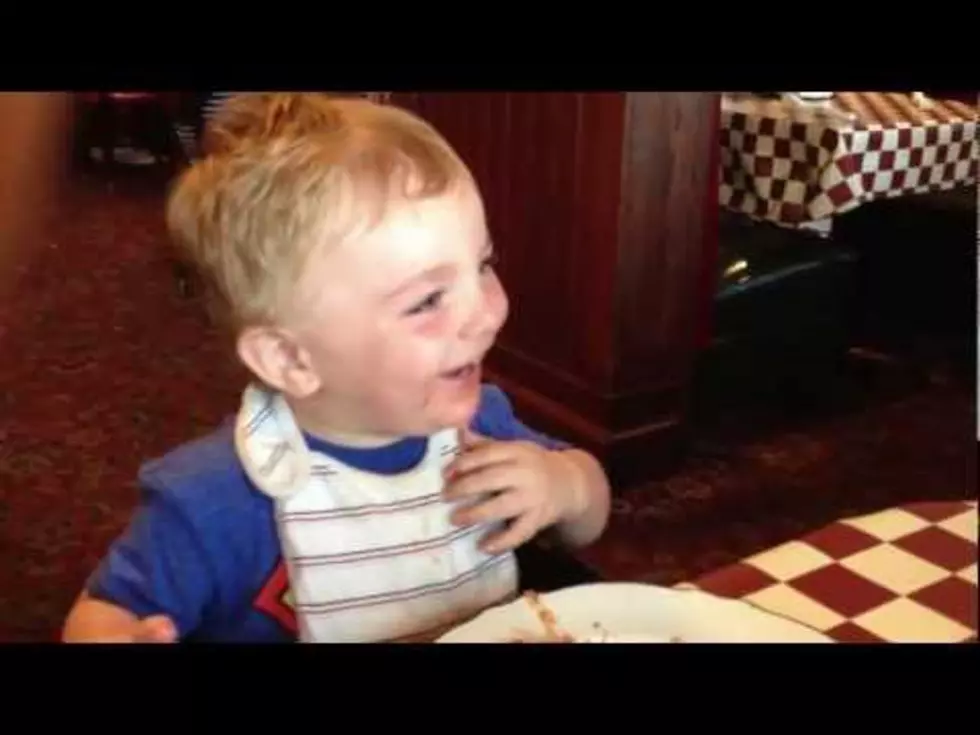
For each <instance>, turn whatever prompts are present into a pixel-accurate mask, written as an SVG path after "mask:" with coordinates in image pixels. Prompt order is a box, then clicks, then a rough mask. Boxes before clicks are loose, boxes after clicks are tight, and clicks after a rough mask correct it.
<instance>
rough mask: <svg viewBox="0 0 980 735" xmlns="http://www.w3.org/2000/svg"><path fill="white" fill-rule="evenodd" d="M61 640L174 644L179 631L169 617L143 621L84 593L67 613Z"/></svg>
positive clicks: (124, 609) (161, 616)
mask: <svg viewBox="0 0 980 735" xmlns="http://www.w3.org/2000/svg"><path fill="white" fill-rule="evenodd" d="M62 639H63V640H64V642H65V643H173V642H175V641H176V640H177V628H176V626H175V625H174V623H173V621H172V620H171V619H170V618H168V617H167V616H166V615H153V616H150V617H148V618H142V619H140V618H138V617H137V616H136V615H134V614H133V613H131V612H130V611H129V610H127V609H126V608H124V607H120V606H119V605H114V604H112V603H110V602H105V601H103V600H98V599H96V598H94V597H92V596H90V595H89V593H88V591H83V592H82V594H81V595H80V596H79V598H78V600H77V601H76V602H75V605H74V606H73V607H72V609H71V612H69V613H68V619H67V620H66V621H65V627H64V631H63V632H62Z"/></svg>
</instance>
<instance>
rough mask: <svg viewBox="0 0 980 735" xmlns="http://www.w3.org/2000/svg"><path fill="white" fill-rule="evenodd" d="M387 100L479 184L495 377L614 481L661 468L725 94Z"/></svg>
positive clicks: (529, 413) (677, 401)
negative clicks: (494, 330)
mask: <svg viewBox="0 0 980 735" xmlns="http://www.w3.org/2000/svg"><path fill="white" fill-rule="evenodd" d="M393 101H394V102H395V103H396V104H402V105H404V106H407V107H410V108H414V109H415V110H416V111H417V112H419V113H420V114H421V115H422V116H424V117H425V118H427V119H428V120H429V121H431V122H432V123H433V124H434V125H436V126H437V127H438V128H439V129H440V131H441V132H442V133H443V134H444V135H445V136H446V137H447V138H448V139H449V140H450V142H451V143H452V144H453V145H454V146H455V147H456V148H457V150H458V151H459V152H460V154H461V155H462V156H463V158H464V159H465V160H466V161H467V163H468V164H469V165H470V166H471V168H472V169H473V172H474V175H475V176H476V177H477V179H478V181H479V182H480V185H481V187H482V189H483V193H484V198H485V200H486V205H487V212H488V217H489V222H490V227H491V231H492V233H493V237H494V240H495V243H496V245H497V249H498V252H499V255H500V267H499V272H500V277H501V280H502V281H503V283H504V286H505V287H506V289H507V291H508V293H509V295H510V298H511V303H512V309H511V317H510V320H509V321H508V323H507V325H506V326H505V328H504V329H503V331H502V333H501V336H500V340H499V343H498V345H497V347H496V348H495V350H494V352H493V353H492V355H491V358H490V360H489V364H488V370H489V372H490V373H491V374H492V376H493V377H494V378H495V379H497V380H498V381H499V382H500V384H501V385H502V387H504V388H505V389H506V390H508V391H509V392H510V394H511V396H512V398H513V399H514V402H515V404H517V406H518V408H519V410H520V412H521V414H522V416H523V417H524V418H525V419H526V420H527V421H528V422H529V423H532V424H534V425H536V426H539V427H541V428H543V429H547V430H550V431H554V432H556V433H558V434H561V435H563V436H566V437H568V438H570V439H572V440H574V441H578V442H582V443H583V444H585V445H586V446H588V447H589V448H590V449H592V450H593V451H596V452H597V453H599V454H600V455H601V456H602V457H603V459H604V460H605V461H606V462H607V464H608V465H609V467H610V470H611V471H612V472H613V474H614V476H615V477H618V478H622V479H623V480H624V481H625V480H626V479H627V478H630V479H639V478H640V477H643V476H646V475H648V474H649V473H651V472H653V471H654V470H655V469H656V468H657V466H658V465H660V464H661V461H662V459H663V458H664V456H665V450H670V449H672V448H673V447H675V446H676V439H677V436H678V433H677V430H678V429H679V428H680V427H681V426H682V422H683V413H684V402H685V401H684V396H685V392H686V387H687V381H688V377H689V374H690V369H691V358H692V354H693V351H694V349H695V346H696V341H697V336H698V326H699V322H698V318H699V315H700V314H701V311H700V309H701V303H700V301H699V297H700V296H701V295H702V291H703V289H702V288H700V284H701V283H702V276H703V265H704V258H703V256H704V243H705V230H704V212H705V211H709V210H710V208H711V206H713V205H714V202H713V201H709V199H711V198H713V197H715V193H714V192H713V191H712V190H711V180H712V179H711V166H712V161H713V155H712V154H713V150H714V149H715V148H717V135H716V126H717V109H718V99H717V95H714V94H706V93H675V92H671V93H657V92H647V93H618V92H609V93H566V92H562V93H507V92H498V93H418V94H411V95H404V94H396V95H395V96H394V99H393ZM714 160H716V159H714Z"/></svg>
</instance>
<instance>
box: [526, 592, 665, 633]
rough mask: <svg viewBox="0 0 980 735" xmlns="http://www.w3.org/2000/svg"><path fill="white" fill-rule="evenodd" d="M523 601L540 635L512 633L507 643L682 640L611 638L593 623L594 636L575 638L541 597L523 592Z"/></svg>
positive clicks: (598, 625)
mask: <svg viewBox="0 0 980 735" xmlns="http://www.w3.org/2000/svg"><path fill="white" fill-rule="evenodd" d="M523 599H524V601H525V602H526V603H527V604H528V606H529V607H530V608H531V610H532V612H534V615H535V617H536V618H537V619H538V622H540V623H541V627H542V628H543V632H542V633H537V634H535V633H530V632H528V631H524V630H517V631H514V635H513V637H512V638H510V639H508V642H509V643H633V642H636V643H640V642H642V643H681V642H682V640H681V639H680V638H679V637H677V636H672V637H670V638H660V637H655V636H613V635H610V634H609V631H607V630H606V629H604V628H603V627H602V625H601V624H600V623H598V622H596V623H593V624H592V627H593V628H594V629H595V635H590V636H588V637H585V638H576V637H575V636H574V635H572V634H571V633H569V632H568V631H566V630H564V629H563V628H562V627H561V626H560V625H559V624H558V616H557V615H556V614H555V611H554V610H552V609H551V608H550V607H548V606H547V605H546V604H545V603H544V601H543V600H542V599H541V596H540V595H539V594H538V593H537V592H534V591H528V592H525V593H524V595H523Z"/></svg>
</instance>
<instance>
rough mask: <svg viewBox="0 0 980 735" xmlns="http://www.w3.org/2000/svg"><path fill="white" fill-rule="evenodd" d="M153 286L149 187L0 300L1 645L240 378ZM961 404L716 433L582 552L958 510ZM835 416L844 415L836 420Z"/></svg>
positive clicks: (682, 555) (890, 406)
mask: <svg viewBox="0 0 980 735" xmlns="http://www.w3.org/2000/svg"><path fill="white" fill-rule="evenodd" d="M212 336H213V335H212V334H211V332H210V330H209V327H208V326H207V323H206V320H205V318H204V316H203V315H202V311H201V309H200V307H199V305H197V304H195V303H194V302H193V301H191V300H185V299H182V298H181V297H180V296H179V295H178V293H177V291H176V289H175V287H174V282H173V279H172V274H171V270H170V265H169V261H168V259H167V254H166V249H165V244H164V239H163V229H162V221H161V195H160V188H159V186H158V185H153V184H147V185H143V184H140V185H136V184H134V183H130V184H127V183H124V182H120V183H119V184H118V185H117V186H116V187H114V190H110V189H109V188H108V187H106V186H105V185H104V184H99V183H96V182H93V181H88V182H79V184H78V186H77V188H76V191H75V192H74V194H73V196H72V200H71V202H70V206H68V207H67V209H66V211H65V214H64V216H63V218H62V219H61V221H60V223H59V225H58V227H57V228H56V232H55V233H54V234H53V236H52V237H51V239H50V241H49V242H48V243H47V244H46V247H44V248H42V249H41V250H40V251H39V252H38V253H36V257H35V258H34V259H33V260H32V261H31V262H29V263H25V264H24V266H23V268H22V269H21V272H20V273H19V275H18V281H17V284H16V286H15V288H14V290H13V291H12V292H10V293H9V294H8V296H7V297H6V299H5V303H0V354H2V355H3V359H2V360H0V558H2V559H3V560H4V561H3V564H2V565H0V640H2V641H38V640H50V639H52V638H53V637H54V636H55V635H56V634H57V631H58V627H59V626H60V623H61V621H62V619H63V616H64V614H65V612H66V611H67V609H68V607H69V605H70V604H71V602H72V600H73V598H74V596H75V595H76V594H77V592H78V589H79V587H80V586H81V584H82V583H83V581H84V579H85V576H86V574H87V573H88V572H89V570H90V569H91V568H92V567H93V566H94V565H95V563H96V562H97V560H98V558H99V556H100V555H101V553H102V552H103V550H104V548H105V546H106V544H107V543H108V542H109V541H110V540H111V539H112V538H113V537H114V536H115V535H116V534H117V533H118V532H119V530H120V529H121V528H122V527H123V525H124V523H125V522H126V520H127V517H128V514H129V512H130V510H131V508H132V506H133V504H134V502H135V501H136V490H135V488H134V485H133V482H132V480H133V477H134V475H135V471H136V469H137V467H138V465H139V463H140V462H141V461H142V460H143V459H145V458H147V457H150V456H153V455H155V454H157V453H160V452H162V451H165V450H166V449H167V448H169V447H171V446H172V445H174V444H175V443H178V442H180V441H183V440H185V439H187V438H188V437H190V436H192V435H194V434H196V433H199V432H203V431H206V430H207V429H208V428H210V427H211V426H212V424H213V422H215V421H216V420H218V419H219V418H221V417H222V416H224V415H225V414H226V413H227V412H228V411H230V410H233V408H234V406H235V404H236V402H237V392H238V389H239V386H240V377H241V374H240V372H239V371H238V369H237V368H236V367H235V366H234V365H232V364H231V363H230V362H229V361H228V360H227V359H226V358H225V357H224V356H223V354H222V352H221V350H220V346H219V344H218V343H217V342H216V341H215V340H213V339H212ZM973 405H974V401H973V399H972V396H971V391H969V390H968V389H967V388H965V387H962V386H961V385H960V384H958V383H957V382H955V381H952V382H945V383H943V382H939V383H918V384H909V385H902V386H899V387H898V388H895V387H894V386H892V387H889V388H887V389H879V388H878V387H873V388H872V389H871V393H870V396H863V397H862V398H861V399H860V400H857V399H854V400H851V399H850V398H848V399H842V401H841V402H840V405H838V406H834V407H832V408H830V407H825V409H824V410H823V411H822V412H821V413H820V414H819V415H817V414H812V415H808V416H804V415H800V416H798V417H796V420H795V423H793V424H792V425H789V428H788V429H787V424H786V421H785V420H783V419H780V420H778V421H777V420H771V417H770V419H767V420H763V419H759V420H753V421H748V420H745V421H741V420H738V421H734V420H733V421H732V422H731V423H732V424H733V425H734V427H735V428H734V430H726V431H723V432H721V433H719V434H717V435H716V436H717V437H720V441H722V443H723V444H724V445H725V446H734V447H736V449H735V450H732V451H722V452H718V453H717V454H714V455H712V454H710V453H705V454H702V455H699V456H696V457H692V459H691V461H690V463H689V465H688V466H687V467H685V468H683V470H682V471H681V472H680V473H679V474H677V475H675V476H673V477H672V478H671V479H669V480H667V481H665V482H662V483H654V484H650V485H648V486H645V487H640V488H636V489H632V490H629V491H626V492H625V493H623V494H622V495H621V496H620V497H618V499H617V500H616V503H615V515H614V518H613V521H612V525H611V528H610V529H609V531H608V533H607V534H606V536H605V538H604V539H603V540H602V541H601V542H600V543H599V544H598V545H597V546H596V547H595V548H593V549H590V550H588V551H587V552H586V553H584V554H583V559H584V560H585V561H587V562H588V563H589V564H591V565H592V566H594V567H595V568H597V569H598V570H599V571H600V572H601V573H603V574H604V575H606V576H608V577H610V578H616V579H638V580H645V581H650V582H656V583H662V584H670V583H674V582H679V581H682V580H684V579H689V578H691V577H692V576H694V575H696V574H698V573H701V572H703V571H707V570H710V569H712V568H714V567H717V566H720V565H723V564H725V563H728V562H730V561H734V560H736V559H738V558H740V557H742V556H744V555H745V554H747V553H751V552H753V551H758V550H762V549H764V548H766V547H769V546H771V545H773V544H776V543H779V542H781V541H783V540H786V539H788V538H791V537H793V536H795V535H797V534H799V533H801V532H803V531H805V530H807V529H811V528H814V527H817V526H819V525H822V524H824V523H826V522H828V521H831V520H833V519H834V518H836V517H838V516H841V515H850V514H854V513H859V512H869V511H872V510H875V509H878V508H883V507H886V506H888V505H891V504H893V503H896V502H904V501H910V500H917V499H944V498H967V497H970V496H971V495H975V494H976V493H975V487H976V476H975V472H976V470H975V452H976V445H975V443H974V440H973V436H974V428H973ZM845 409H846V410H845Z"/></svg>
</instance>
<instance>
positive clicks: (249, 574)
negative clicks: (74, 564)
mask: <svg viewBox="0 0 980 735" xmlns="http://www.w3.org/2000/svg"><path fill="white" fill-rule="evenodd" d="M471 428H472V430H473V431H475V432H477V433H479V434H482V435H484V436H488V437H491V438H493V439H497V440H501V441H510V440H529V441H534V442H536V443H539V444H541V445H543V446H545V447H548V448H560V447H563V446H564V445H563V444H561V443H560V442H558V441H556V440H554V439H551V438H549V437H547V436H545V435H543V434H540V433H538V432H536V431H533V430H531V429H529V428H528V427H527V426H525V425H524V424H523V423H521V422H520V421H519V420H518V419H517V417H516V416H515V415H514V412H513V409H512V407H511V404H510V402H509V401H508V399H507V397H506V396H505V395H504V393H503V392H502V391H500V389H499V388H496V387H494V386H484V387H483V389H482V394H481V401H480V407H479V409H478V411H477V414H476V416H475V418H474V420H473V422H472V424H471ZM306 439H307V442H308V444H309V446H310V448H311V449H312V450H314V451H319V452H323V453H325V454H327V455H329V456H331V457H334V458H335V459H337V460H339V461H341V462H344V463H345V464H348V465H351V466H354V467H357V468H359V469H364V470H369V471H373V472H377V473H380V474H386V473H390V474H394V473H399V472H404V471H406V470H408V469H411V468H412V467H414V466H415V465H416V464H417V463H418V462H419V461H420V460H421V459H422V457H423V456H424V453H425V448H426V442H427V439H426V438H425V437H410V438H407V439H403V440H401V441H399V442H396V443H395V444H392V445H389V446H387V447H382V448H380V449H362V448H351V447H341V446H337V445H333V444H329V443H327V442H325V441H323V440H321V439H318V438H316V437H311V436H307V437H306ZM139 483H140V486H141V489H142V492H143V498H142V502H141V503H140V506H139V508H138V509H137V512H136V514H135V515H134V517H133V519H132V521H131V522H130V524H129V527H128V528H127V529H126V531H125V532H124V533H123V535H122V536H121V537H120V538H119V539H117V540H116V541H115V543H114V544H113V545H112V546H111V547H110V549H109V551H108V553H107V554H106V556H105V558H104V559H103V560H102V562H101V564H100V565H99V567H98V568H97V569H96V571H95V572H94V573H93V575H92V577H91V578H90V580H89V583H88V587H87V589H88V592H89V594H90V595H91V596H93V597H95V598H98V599H101V600H105V601H107V602H111V603H113V604H115V605H119V606H120V607H123V608H125V609H127V610H129V611H131V612H132V613H134V614H135V615H137V616H139V617H146V616H149V615H157V614H162V615H167V616H169V617H170V618H171V619H172V620H173V621H174V623H175V624H176V626H177V629H178V631H179V635H180V638H181V639H182V640H200V641H213V642H252V643H261V642H270V643H273V642H290V641H295V640H296V620H295V616H294V614H293V612H292V608H291V607H290V605H289V604H288V603H287V601H286V595H287V594H288V591H289V584H288V576H287V573H286V570H285V566H284V565H283V563H282V558H281V555H280V546H279V538H278V535H277V532H276V523H275V518H274V514H273V511H274V508H273V503H272V500H271V499H270V498H268V497H267V496H266V495H264V494H263V493H261V492H260V491H259V490H258V489H257V488H255V486H254V485H253V484H252V483H251V481H250V480H249V479H248V477H247V476H246V474H245V472H244V470H243V469H242V466H241V463H240V462H239V459H238V457H237V454H236V452H235V446H234V427H233V423H232V422H228V423H226V424H224V425H223V426H221V427H220V428H218V429H217V430H215V431H214V432H212V433H211V434H208V435H207V436H204V437H202V438H200V439H197V440H195V441H192V442H190V443H188V444H185V445H183V446H181V447H178V448H177V449H175V450H174V451H172V452H170V453H169V454H167V455H165V456H164V457H162V458H160V459H156V460H153V461H151V462H149V463H147V464H146V465H144V466H143V467H142V468H141V470H140V473H139Z"/></svg>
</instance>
